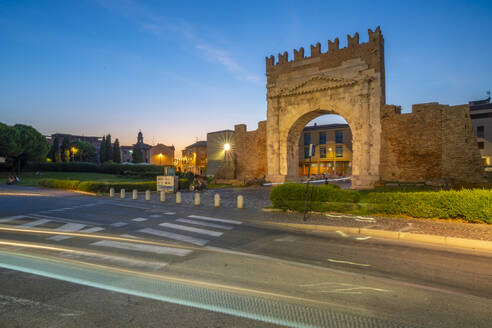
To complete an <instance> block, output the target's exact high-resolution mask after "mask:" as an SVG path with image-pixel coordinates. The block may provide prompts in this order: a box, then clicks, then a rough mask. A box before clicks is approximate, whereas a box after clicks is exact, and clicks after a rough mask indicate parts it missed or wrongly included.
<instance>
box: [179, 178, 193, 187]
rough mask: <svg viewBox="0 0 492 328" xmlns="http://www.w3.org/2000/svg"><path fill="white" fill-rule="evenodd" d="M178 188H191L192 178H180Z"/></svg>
mask: <svg viewBox="0 0 492 328" xmlns="http://www.w3.org/2000/svg"><path fill="white" fill-rule="evenodd" d="M178 189H181V190H188V189H190V180H188V179H187V178H183V179H178Z"/></svg>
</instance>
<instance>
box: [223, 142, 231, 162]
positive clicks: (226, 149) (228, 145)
mask: <svg viewBox="0 0 492 328" xmlns="http://www.w3.org/2000/svg"><path fill="white" fill-rule="evenodd" d="M229 150H231V145H230V144H229V143H226V144H224V161H225V160H226V155H227V152H228V151H229Z"/></svg>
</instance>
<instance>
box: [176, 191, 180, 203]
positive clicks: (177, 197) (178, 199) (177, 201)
mask: <svg viewBox="0 0 492 328" xmlns="http://www.w3.org/2000/svg"><path fill="white" fill-rule="evenodd" d="M176 204H181V191H178V192H177V193H176Z"/></svg>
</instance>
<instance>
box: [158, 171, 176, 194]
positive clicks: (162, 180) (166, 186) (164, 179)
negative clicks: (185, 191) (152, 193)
mask: <svg viewBox="0 0 492 328" xmlns="http://www.w3.org/2000/svg"><path fill="white" fill-rule="evenodd" d="M177 186H178V177H177V176H172V175H158V176H157V191H165V192H175V191H176V188H177Z"/></svg>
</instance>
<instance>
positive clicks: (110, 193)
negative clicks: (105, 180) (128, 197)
mask: <svg viewBox="0 0 492 328" xmlns="http://www.w3.org/2000/svg"><path fill="white" fill-rule="evenodd" d="M109 197H111V198H113V197H114V188H109Z"/></svg>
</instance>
